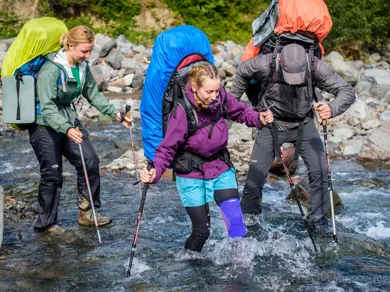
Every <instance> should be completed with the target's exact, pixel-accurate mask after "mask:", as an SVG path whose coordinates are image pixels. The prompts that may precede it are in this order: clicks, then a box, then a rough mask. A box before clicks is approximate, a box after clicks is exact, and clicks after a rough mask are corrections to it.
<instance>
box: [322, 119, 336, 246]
mask: <svg viewBox="0 0 390 292" xmlns="http://www.w3.org/2000/svg"><path fill="white" fill-rule="evenodd" d="M322 129H323V131H324V144H325V160H326V168H327V171H328V191H329V196H330V211H331V214H332V226H333V236H332V237H333V241H334V242H335V243H338V242H339V240H338V238H337V234H336V220H335V216H334V206H333V184H332V174H331V172H330V162H329V152H328V121H327V120H322Z"/></svg>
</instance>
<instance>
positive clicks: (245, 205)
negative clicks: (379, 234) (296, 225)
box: [231, 44, 356, 234]
mask: <svg viewBox="0 0 390 292" xmlns="http://www.w3.org/2000/svg"><path fill="white" fill-rule="evenodd" d="M253 82H260V85H261V88H262V90H261V91H260V94H259V95H258V96H256V97H255V98H256V101H257V108H258V110H259V111H261V110H263V109H265V108H267V107H268V106H270V105H271V104H273V106H272V108H271V111H272V113H273V115H274V125H275V126H276V128H277V130H278V131H276V132H277V135H278V142H279V145H275V147H279V146H280V145H282V144H283V143H285V142H291V143H294V144H297V145H296V151H299V154H300V156H301V157H302V159H303V161H304V163H305V165H306V167H307V169H308V173H309V182H310V187H311V195H310V199H311V208H310V213H309V217H310V226H311V228H312V229H313V231H314V232H318V233H326V234H327V233H330V232H331V230H330V228H329V226H328V220H327V218H326V216H325V214H326V212H327V210H328V209H329V208H330V197H329V192H328V189H327V188H328V185H327V169H326V163H325V153H324V147H323V143H322V141H321V137H320V136H319V133H318V131H317V129H316V127H315V124H314V120H313V119H314V112H313V101H314V87H317V88H319V89H321V90H324V91H326V92H329V93H331V94H333V95H334V96H335V99H334V100H333V101H332V102H330V103H323V102H322V103H321V105H319V104H315V105H314V109H315V110H316V111H317V112H318V114H319V117H320V118H321V119H329V118H332V117H335V116H338V115H340V114H342V113H343V112H345V111H346V110H347V109H348V108H349V106H350V105H351V104H352V103H353V102H354V101H355V98H356V94H355V92H354V90H353V88H352V87H351V86H350V85H349V84H348V83H347V82H345V81H344V80H343V79H342V78H341V77H340V76H339V75H338V74H336V73H335V72H333V70H332V69H331V68H329V67H328V66H327V65H326V64H325V63H323V62H322V61H321V60H319V59H318V58H316V57H314V56H310V54H307V53H306V51H305V49H304V48H303V47H302V46H300V45H297V44H290V45H287V46H285V47H283V48H282V50H281V52H280V53H278V54H276V53H271V54H267V55H262V54H260V55H258V56H256V57H255V58H253V59H251V60H248V61H246V62H244V63H242V64H240V66H239V68H238V70H237V73H236V79H235V82H234V85H233V88H232V90H231V93H232V94H233V96H235V97H236V98H237V99H240V98H241V96H242V94H243V93H244V92H245V91H247V90H248V88H249V86H250V84H252V83H253ZM251 100H252V101H253V97H252V98H251ZM274 128H275V127H274ZM274 149H275V148H274V145H273V140H272V135H271V131H270V129H263V130H262V131H258V133H257V136H256V140H255V144H254V147H253V151H252V154H251V159H250V165H249V172H248V177H247V180H246V182H245V187H244V191H243V195H242V198H241V207H242V210H243V212H244V214H260V213H261V211H262V209H261V200H262V188H263V186H264V184H265V182H266V178H267V174H268V171H269V169H270V167H271V164H272V162H273V160H274V158H275V150H274Z"/></svg>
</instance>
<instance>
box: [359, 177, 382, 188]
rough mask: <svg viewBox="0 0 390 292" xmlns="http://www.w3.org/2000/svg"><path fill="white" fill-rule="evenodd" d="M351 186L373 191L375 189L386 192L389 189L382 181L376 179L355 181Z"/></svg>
mask: <svg viewBox="0 0 390 292" xmlns="http://www.w3.org/2000/svg"><path fill="white" fill-rule="evenodd" d="M353 184H354V185H358V186H361V187H365V188H370V189H374V190H375V189H385V190H387V189H388V188H389V187H388V186H387V184H386V183H385V182H384V181H382V180H380V179H378V178H366V179H357V180H355V181H353Z"/></svg>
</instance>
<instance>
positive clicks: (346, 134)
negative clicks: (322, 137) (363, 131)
mask: <svg viewBox="0 0 390 292" xmlns="http://www.w3.org/2000/svg"><path fill="white" fill-rule="evenodd" d="M333 135H334V137H338V138H341V139H349V138H352V137H353V135H355V133H354V131H353V130H351V129H350V128H338V129H334V130H333Z"/></svg>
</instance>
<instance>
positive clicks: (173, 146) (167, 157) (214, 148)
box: [153, 84, 262, 183]
mask: <svg viewBox="0 0 390 292" xmlns="http://www.w3.org/2000/svg"><path fill="white" fill-rule="evenodd" d="M185 92H186V95H187V98H188V99H189V101H190V102H191V103H192V104H195V98H194V95H193V93H192V90H191V86H190V85H189V84H187V85H186V87H185ZM219 94H220V101H219V102H220V104H223V102H224V99H225V98H226V99H227V109H228V118H229V119H230V120H232V121H234V122H238V123H241V124H243V123H245V124H246V125H247V126H248V127H256V128H258V129H261V128H262V126H261V124H260V122H259V113H258V112H257V111H254V110H253V109H250V108H248V107H247V105H246V104H245V102H242V103H240V102H238V101H237V100H236V99H235V98H234V97H233V96H232V95H231V94H230V93H229V92H226V91H225V89H224V88H223V87H222V86H221V89H220V93H219ZM196 112H197V116H198V125H202V124H204V123H207V122H209V121H210V120H212V119H213V118H215V117H217V116H218V114H219V113H220V112H221V107H217V109H216V110H210V109H206V110H205V109H196ZM210 127H211V125H208V126H207V127H204V128H201V129H199V130H197V131H196V132H195V133H194V134H193V135H192V136H190V137H188V121H187V115H186V112H185V111H184V109H183V108H182V107H181V106H180V105H179V106H178V107H177V112H176V117H174V116H173V111H172V112H171V113H170V116H169V120H168V127H167V131H166V134H165V137H164V139H163V141H162V142H161V143H160V145H159V146H158V147H157V148H156V151H155V158H154V160H153V164H154V168H155V169H156V178H155V179H154V181H153V183H157V182H158V181H159V180H160V178H161V176H162V175H163V173H164V172H165V170H166V169H167V168H168V167H169V165H171V163H172V161H173V159H174V156H175V154H176V152H177V151H178V149H179V148H180V147H182V149H183V150H184V151H188V152H190V153H193V154H195V155H201V156H204V157H209V156H211V155H213V154H215V153H217V152H218V151H220V150H222V149H224V148H226V147H227V145H228V138H229V131H228V130H229V129H228V125H227V124H226V121H225V120H224V119H223V118H221V119H219V121H218V122H216V124H215V126H214V130H213V133H212V135H211V138H210V139H209V138H208V134H209V131H210ZM202 168H203V171H204V174H203V173H202V172H200V171H198V170H194V171H192V172H191V173H188V174H181V173H180V174H177V175H178V176H180V177H186V178H196V179H213V178H217V177H218V176H219V175H220V174H222V173H223V172H225V171H226V170H228V169H229V168H230V167H229V166H228V165H227V164H226V163H225V162H223V161H221V160H220V159H217V160H214V161H210V162H206V163H204V164H203V166H202Z"/></svg>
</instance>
